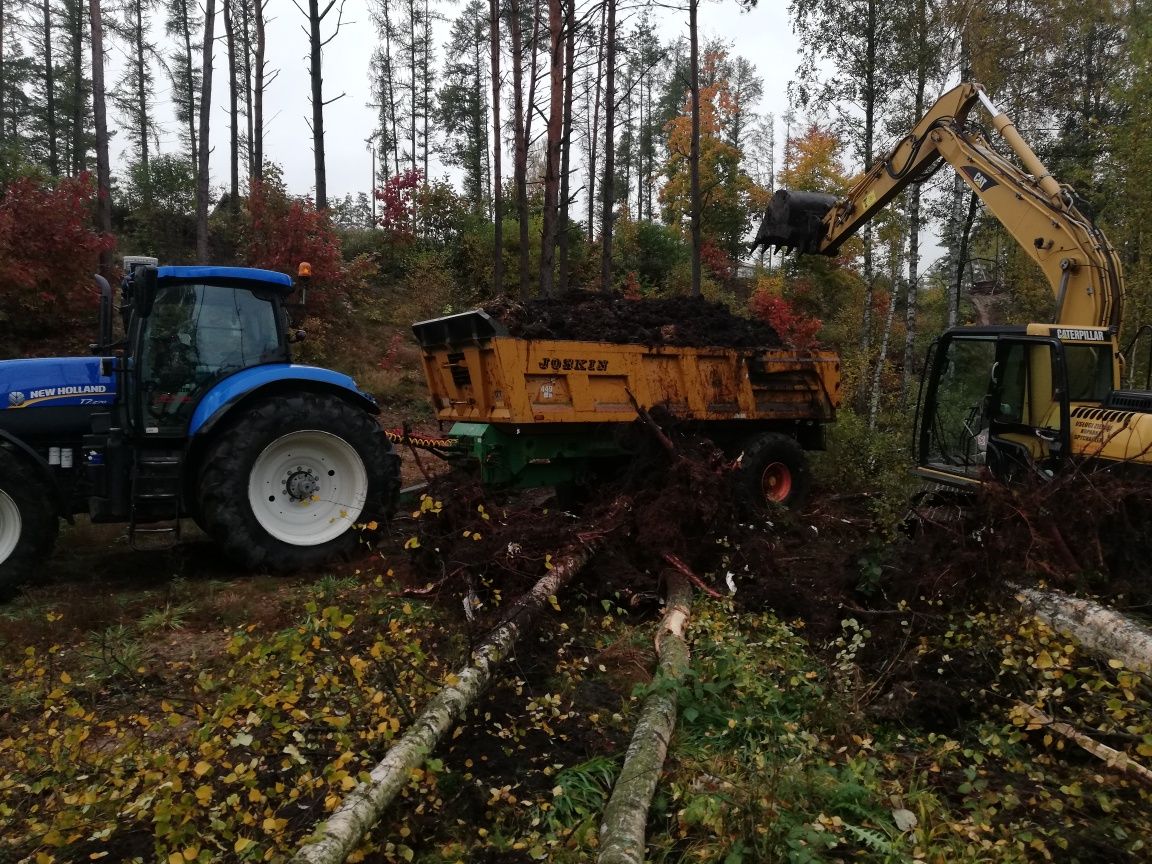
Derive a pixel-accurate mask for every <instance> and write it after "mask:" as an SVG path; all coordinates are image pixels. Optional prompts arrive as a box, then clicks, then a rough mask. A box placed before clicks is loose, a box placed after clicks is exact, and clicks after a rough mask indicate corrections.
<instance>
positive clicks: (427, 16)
mask: <svg viewBox="0 0 1152 864" xmlns="http://www.w3.org/2000/svg"><path fill="white" fill-rule="evenodd" d="M431 14H432V13H431V10H430V9H429V8H428V0H424V36H423V37H422V40H421V44H422V46H423V47H422V48H421V51H422V52H423V56H422V59H423V61H424V63H423V65H424V74H423V75H422V76H421V77H422V79H423V83H424V96H423V105H424V116H423V117H422V118H421V121H422V122H423V124H424V140H423V142H421V143H423V145H424V179H423V180H422V181H421V182H423V183H424V184H425V185H427V183H428V151H429V150H430V149H431V148H430V147H429V146H428V116H429V115H430V114H431V113H432V111H431V110H430V108H431V105H432V70H431V69H430V68H429V67H430V66H431V63H430V57H431V56H432V45H431V40H432V21H431ZM412 38H416V34H415V33H413V34H412Z"/></svg>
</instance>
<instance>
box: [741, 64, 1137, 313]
mask: <svg viewBox="0 0 1152 864" xmlns="http://www.w3.org/2000/svg"><path fill="white" fill-rule="evenodd" d="M978 103H979V104H980V105H982V106H983V107H984V109H985V110H986V111H987V112H988V113H989V114H990V115H991V119H992V125H993V128H995V130H996V132H997V133H998V134H999V135H1000V137H1001V138H1002V139H1003V140H1004V142H1005V143H1006V144H1007V145H1008V147H1009V149H1010V150H1011V151H1012V153H1013V155H1014V156H1015V157H1016V159H1017V160H1018V161H1019V163H1020V164H1019V165H1017V164H1016V163H1015V162H1013V161H1011V160H1009V159H1006V158H1005V157H1003V156H1001V155H1000V154H999V153H997V152H996V151H995V150H994V149H993V148H992V146H991V145H990V144H989V142H988V141H987V139H986V138H985V137H984V135H983V134H982V133H981V132H980V130H979V129H978V128H976V127H975V126H974V125H973V124H969V123H968V122H967V121H968V115H969V114H970V113H971V111H972V109H973V108H974V107H975V106H976V105H977V104H978ZM941 160H942V161H944V162H947V163H948V164H949V165H951V166H952V167H953V168H954V169H955V170H956V171H957V173H958V174H959V175H960V177H961V178H962V179H963V180H964V182H965V183H966V184H967V185H968V186H969V187H970V188H971V189H972V191H973V192H974V193H975V194H976V195H977V196H978V197H979V198H980V200H981V201H982V202H983V203H984V206H985V207H986V208H987V209H988V210H989V212H991V213H992V214H993V215H994V216H995V217H996V218H997V219H998V220H999V221H1000V223H1001V224H1002V225H1004V227H1005V228H1006V229H1007V230H1008V232H1009V233H1010V234H1012V236H1013V237H1014V238H1015V240H1016V241H1017V242H1018V243H1019V244H1020V246H1021V248H1023V249H1024V250H1025V252H1027V253H1028V255H1029V256H1030V257H1031V258H1032V259H1033V260H1034V261H1036V263H1037V264H1038V265H1039V266H1040V268H1041V270H1043V271H1044V275H1045V277H1046V278H1047V280H1048V282H1049V284H1050V286H1051V287H1052V292H1053V295H1054V297H1055V300H1056V310H1055V313H1054V316H1053V323H1055V324H1059V325H1061V326H1079V327H1105V328H1108V329H1110V330H1111V331H1112V333H1113V334H1115V333H1116V332H1117V331H1118V330H1119V327H1120V321H1121V315H1122V312H1123V305H1124V287H1123V274H1122V270H1121V265H1120V260H1119V258H1118V257H1117V255H1116V252H1115V250H1114V249H1113V248H1112V246H1111V244H1110V243H1109V242H1108V240H1107V238H1106V237H1105V236H1104V234H1103V232H1101V231H1100V229H1099V228H1097V227H1096V225H1095V223H1094V222H1093V221H1092V219H1091V218H1090V217H1088V216H1087V215H1086V214H1085V213H1084V212H1083V211H1082V210H1081V209H1080V207H1079V206H1078V204H1077V202H1076V198H1075V196H1074V194H1073V193H1072V190H1071V189H1070V188H1069V187H1067V186H1064V185H1061V184H1060V183H1058V182H1057V181H1056V180H1055V178H1053V177H1052V175H1051V174H1049V173H1048V171H1047V169H1046V168H1045V167H1044V165H1043V163H1042V162H1041V161H1040V159H1039V158H1038V157H1037V156H1036V154H1035V153H1034V152H1033V151H1032V149H1031V148H1030V147H1029V146H1028V144H1027V143H1026V142H1025V141H1024V139H1023V138H1022V137H1021V136H1020V133H1019V132H1018V131H1017V130H1016V127H1015V126H1014V125H1013V124H1012V121H1011V120H1010V119H1009V118H1008V117H1007V116H1006V115H1005V114H1004V113H1003V112H1002V111H1000V110H999V109H998V108H996V106H995V105H993V104H992V102H991V101H990V100H989V99H988V97H987V96H986V95H985V93H984V89H983V88H982V87H981V86H980V85H979V84H975V83H966V84H961V85H959V86H958V87H956V88H954V89H952V90H950V91H949V92H948V93H945V94H944V95H943V96H942V97H941V98H940V99H939V101H937V102H936V104H935V105H933V106H932V108H931V109H929V111H928V112H927V113H926V114H925V115H924V116H923V117H922V118H921V119H920V121H919V122H918V123H917V124H916V127H915V128H914V129H913V130H912V131H911V132H910V133H909V134H908V135H906V136H905V137H904V138H903V139H902V140H901V141H900V142H899V143H898V144H897V145H896V147H895V148H894V149H893V150H892V152H891V153H889V154H888V155H887V156H886V157H884V158H883V159H881V160H880V161H878V162H877V163H876V164H874V165H872V166H871V167H870V168H869V169H868V171H867V173H866V174H865V175H864V176H863V177H862V178H861V179H860V180H858V181H857V182H856V183H855V184H854V185H853V186H852V188H851V189H849V190H848V194H847V196H846V197H844V198H842V199H837V198H835V197H834V196H831V195H823V194H819V193H812V192H790V191H787V190H779V191H777V192H776V194H775V195H774V196H773V197H772V201H771V203H770V204H769V207H768V211H767V213H766V214H765V216H764V220H763V222H762V223H761V225H760V230H759V231H758V232H757V235H756V241H755V243H754V246H753V248H754V249H755V248H759V247H761V246H765V247H784V248H785V249H796V250H798V251H799V252H802V253H817V254H824V255H835V254H836V253H837V252H838V250H839V249H840V247H841V246H842V244H843V243H844V242H845V241H846V240H847V239H848V238H849V237H851V236H852V235H853V234H855V233H856V232H857V231H858V230H859V229H860V228H861V227H862V226H863V225H865V224H866V223H867V222H868V221H869V220H870V219H871V218H872V217H873V216H875V215H876V213H877V212H878V211H879V210H880V209H881V208H883V207H884V206H885V205H887V204H888V203H889V202H890V201H891V200H892V199H893V198H895V197H896V196H897V195H898V194H900V192H901V191H903V189H904V188H905V187H906V186H908V185H909V184H910V183H914V182H918V181H920V180H922V179H924V178H925V177H926V176H928V175H929V174H930V173H931V172H932V171H934V170H935V168H936V167H937V166H938V165H939V163H940V162H941Z"/></svg>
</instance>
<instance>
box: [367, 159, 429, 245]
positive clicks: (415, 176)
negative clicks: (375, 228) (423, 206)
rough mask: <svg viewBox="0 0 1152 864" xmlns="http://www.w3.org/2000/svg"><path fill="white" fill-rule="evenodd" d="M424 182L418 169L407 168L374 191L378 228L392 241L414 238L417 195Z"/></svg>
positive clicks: (422, 174)
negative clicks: (389, 235) (378, 215)
mask: <svg viewBox="0 0 1152 864" xmlns="http://www.w3.org/2000/svg"><path fill="white" fill-rule="evenodd" d="M423 182H424V173H423V172H422V171H420V169H419V168H409V169H408V170H407V171H403V172H401V173H400V174H396V175H394V176H392V177H389V178H388V179H387V180H386V181H385V182H384V185H383V186H381V187H380V188H379V189H377V190H376V200H378V201H379V202H380V205H381V207H380V210H381V212H380V227H381V228H383V229H384V230H385V231H387V232H388V233H389V234H391V235H392V238H393V239H394V240H411V239H412V238H413V237H414V236H415V228H416V204H417V193H418V192H419V190H420V186H421V184H422V183H423Z"/></svg>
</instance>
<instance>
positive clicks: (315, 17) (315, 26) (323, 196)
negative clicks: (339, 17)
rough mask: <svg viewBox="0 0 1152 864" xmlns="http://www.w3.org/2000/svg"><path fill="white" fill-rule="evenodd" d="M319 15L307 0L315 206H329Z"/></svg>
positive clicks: (316, 6) (312, 0)
mask: <svg viewBox="0 0 1152 864" xmlns="http://www.w3.org/2000/svg"><path fill="white" fill-rule="evenodd" d="M328 8H329V9H331V8H332V7H331V6H329V7H328ZM325 13H327V10H325ZM320 18H321V15H320V4H319V0H308V47H309V56H310V58H311V63H310V65H309V67H308V77H309V78H310V79H311V84H312V155H313V161H314V164H315V168H316V209H317V210H327V209H328V170H327V167H326V165H325V161H324V77H323V70H322V69H321V64H322V58H321V50H322V49H321V45H320ZM413 38H415V35H413Z"/></svg>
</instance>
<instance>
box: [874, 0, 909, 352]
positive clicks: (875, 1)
mask: <svg viewBox="0 0 1152 864" xmlns="http://www.w3.org/2000/svg"><path fill="white" fill-rule="evenodd" d="M878 2H879V0H868V34H867V38H868V43H867V61H866V64H865V69H864V81H863V91H864V92H863V96H864V170H865V171H867V170H868V169H869V168H871V167H872V150H873V146H874V145H873V141H874V140H875V131H874V126H875V124H876V105H877V93H876V48H877V45H876V30H877V20H878V10H877V8H876V6H877V3H878ZM917 116H919V115H917ZM861 237H862V239H863V241H864V321H863V323H862V325H861V332H860V345H861V348H862V349H863V355H864V363H865V364H867V363H868V356H869V349H870V347H871V345H872V294H873V291H874V290H875V287H876V285H875V283H876V274H875V272H874V267H873V263H872V224H871V223H870V222H869V223H868V224H866V225H865V226H864V230H863V231H862V232H861Z"/></svg>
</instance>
